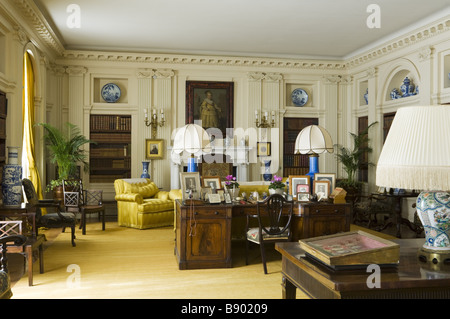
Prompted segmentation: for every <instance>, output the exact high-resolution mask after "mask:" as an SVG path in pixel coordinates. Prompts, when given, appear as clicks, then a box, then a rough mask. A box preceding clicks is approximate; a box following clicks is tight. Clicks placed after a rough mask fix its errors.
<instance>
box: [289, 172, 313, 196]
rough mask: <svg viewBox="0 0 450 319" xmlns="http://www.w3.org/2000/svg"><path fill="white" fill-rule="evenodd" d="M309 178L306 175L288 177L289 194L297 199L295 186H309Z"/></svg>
mask: <svg viewBox="0 0 450 319" xmlns="http://www.w3.org/2000/svg"><path fill="white" fill-rule="evenodd" d="M309 184H310V183H309V176H308V175H289V193H290V194H291V195H292V196H293V197H294V198H297V193H298V191H297V186H298V185H308V186H309Z"/></svg>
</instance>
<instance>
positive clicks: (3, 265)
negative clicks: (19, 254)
mask: <svg viewBox="0 0 450 319" xmlns="http://www.w3.org/2000/svg"><path fill="white" fill-rule="evenodd" d="M26 240H27V239H26V237H25V236H22V235H8V236H4V237H1V236H0V252H1V255H0V299H9V298H11V297H12V292H11V280H10V278H9V274H8V258H7V256H6V253H7V249H8V244H11V243H12V244H14V245H16V246H21V245H23V244H24V243H25V241H26Z"/></svg>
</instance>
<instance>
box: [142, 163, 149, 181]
mask: <svg viewBox="0 0 450 319" xmlns="http://www.w3.org/2000/svg"><path fill="white" fill-rule="evenodd" d="M149 164H150V162H142V174H141V178H150V174H149V173H148V165H149Z"/></svg>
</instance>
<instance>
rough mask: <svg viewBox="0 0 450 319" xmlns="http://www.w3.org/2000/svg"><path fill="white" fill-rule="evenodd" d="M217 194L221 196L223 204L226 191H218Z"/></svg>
mask: <svg viewBox="0 0 450 319" xmlns="http://www.w3.org/2000/svg"><path fill="white" fill-rule="evenodd" d="M217 194H219V196H220V201H221V202H223V201H224V200H225V191H224V190H223V189H218V190H217Z"/></svg>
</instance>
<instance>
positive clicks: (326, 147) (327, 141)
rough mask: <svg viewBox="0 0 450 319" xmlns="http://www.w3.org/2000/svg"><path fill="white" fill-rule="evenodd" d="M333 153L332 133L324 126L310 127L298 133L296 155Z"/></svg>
mask: <svg viewBox="0 0 450 319" xmlns="http://www.w3.org/2000/svg"><path fill="white" fill-rule="evenodd" d="M325 152H329V153H333V152H334V148H333V140H332V139H331V136H330V133H328V131H327V130H326V129H324V128H323V127H322V126H319V125H310V126H307V127H305V128H304V129H303V130H301V131H300V133H298V136H297V139H296V140H295V153H296V154H298V153H300V154H309V155H311V154H321V153H325Z"/></svg>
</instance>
